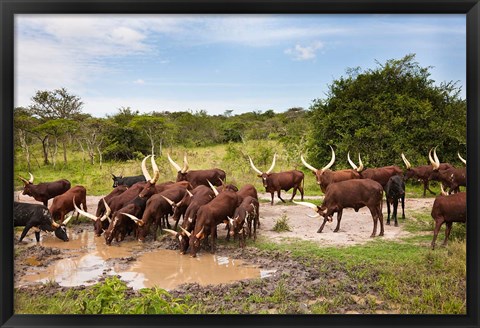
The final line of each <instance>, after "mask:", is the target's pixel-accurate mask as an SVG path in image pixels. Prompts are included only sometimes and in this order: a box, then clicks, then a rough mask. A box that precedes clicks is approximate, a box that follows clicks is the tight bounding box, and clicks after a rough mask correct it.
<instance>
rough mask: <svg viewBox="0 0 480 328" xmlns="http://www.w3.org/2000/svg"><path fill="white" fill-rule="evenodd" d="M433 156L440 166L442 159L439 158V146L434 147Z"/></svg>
mask: <svg viewBox="0 0 480 328" xmlns="http://www.w3.org/2000/svg"><path fill="white" fill-rule="evenodd" d="M433 158H434V159H435V163H437V165H438V166H440V160H439V159H438V156H437V147H435V148H433Z"/></svg>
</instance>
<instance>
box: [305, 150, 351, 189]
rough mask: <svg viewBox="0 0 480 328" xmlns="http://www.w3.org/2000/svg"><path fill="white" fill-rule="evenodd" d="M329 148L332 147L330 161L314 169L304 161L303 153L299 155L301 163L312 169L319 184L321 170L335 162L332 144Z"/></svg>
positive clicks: (326, 168)
mask: <svg viewBox="0 0 480 328" xmlns="http://www.w3.org/2000/svg"><path fill="white" fill-rule="evenodd" d="M330 148H331V149H332V159H331V160H330V162H329V163H328V164H327V165H326V166H324V167H323V168H321V169H320V170H319V169H316V168H315V167H313V166H312V165H310V164H308V163H307V161H305V159H304V158H303V155H300V159H301V161H302V163H303V165H305V167H306V168H308V169H309V170H310V171H312V172H313V174H314V175H315V178H316V180H317V184H320V182H321V177H322V174H323V172H325V171H326V170H328V169H329V168H330V167H331V166H332V165H333V163H335V152H334V151H333V148H332V146H330ZM359 158H360V156H359Z"/></svg>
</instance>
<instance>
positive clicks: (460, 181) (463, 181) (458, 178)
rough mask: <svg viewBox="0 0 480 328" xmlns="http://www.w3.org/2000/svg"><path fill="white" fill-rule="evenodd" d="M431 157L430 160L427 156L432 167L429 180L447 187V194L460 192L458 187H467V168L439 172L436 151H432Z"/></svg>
mask: <svg viewBox="0 0 480 328" xmlns="http://www.w3.org/2000/svg"><path fill="white" fill-rule="evenodd" d="M435 148H437V147H435ZM430 152H431V150H430ZM429 155H430V154H429ZM433 157H434V159H433V158H432V156H429V159H430V163H432V167H433V171H432V173H431V174H430V179H431V180H437V181H440V183H441V184H443V185H444V186H446V187H448V188H449V191H448V193H452V192H454V193H456V192H460V186H463V187H466V186H467V168H466V167H461V168H449V169H445V170H441V169H440V160H439V159H438V157H437V152H436V149H434V150H433Z"/></svg>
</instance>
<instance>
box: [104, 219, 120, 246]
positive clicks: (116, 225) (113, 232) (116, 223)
mask: <svg viewBox="0 0 480 328" xmlns="http://www.w3.org/2000/svg"><path fill="white" fill-rule="evenodd" d="M123 220H124V216H123V215H122V214H120V213H117V214H116V215H115V216H114V218H113V219H112V220H111V221H110V224H109V225H108V228H107V230H105V231H104V234H103V236H104V237H105V242H106V244H107V245H111V244H112V240H113V238H115V236H117V234H118V233H119V232H120V231H119V230H120V227H121V225H122V224H124V223H123Z"/></svg>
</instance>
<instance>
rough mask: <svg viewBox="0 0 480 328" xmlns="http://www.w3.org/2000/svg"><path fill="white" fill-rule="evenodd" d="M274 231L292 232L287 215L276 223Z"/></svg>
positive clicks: (284, 214)
mask: <svg viewBox="0 0 480 328" xmlns="http://www.w3.org/2000/svg"><path fill="white" fill-rule="evenodd" d="M272 230H273V231H275V232H284V231H292V229H290V226H289V225H288V216H287V214H286V213H283V214H282V216H281V217H280V218H279V219H278V220H277V221H275V225H274V226H273V229H272Z"/></svg>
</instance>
